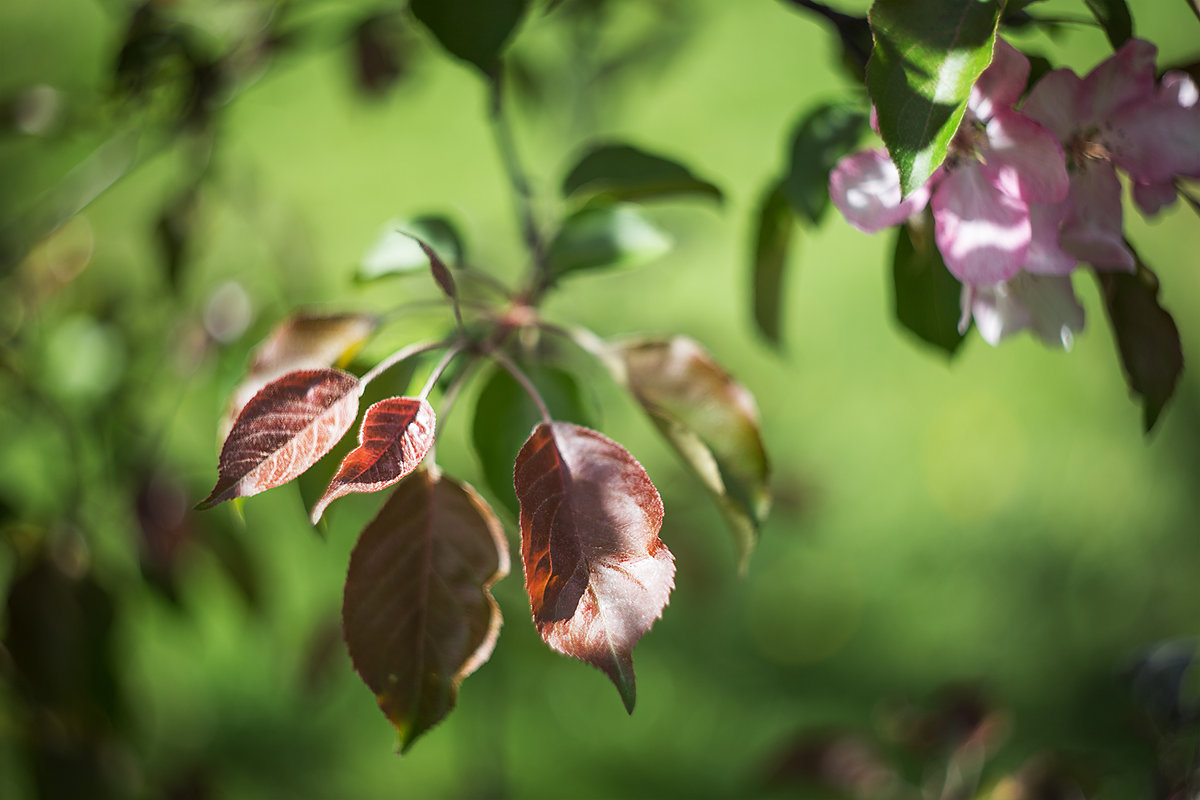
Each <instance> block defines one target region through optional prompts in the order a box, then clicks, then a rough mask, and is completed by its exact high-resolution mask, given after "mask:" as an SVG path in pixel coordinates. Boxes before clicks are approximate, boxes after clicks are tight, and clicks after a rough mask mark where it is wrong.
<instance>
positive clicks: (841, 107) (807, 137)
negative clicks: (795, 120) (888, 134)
mask: <svg viewBox="0 0 1200 800" xmlns="http://www.w3.org/2000/svg"><path fill="white" fill-rule="evenodd" d="M866 128H867V115H866V114H864V113H863V112H862V111H861V110H860V109H858V108H856V107H854V106H848V105H845V104H840V103H826V104H824V105H820V106H817V107H816V108H814V109H812V110H811V111H809V112H808V113H807V114H805V116H804V118H803V119H801V120H800V122H799V124H797V126H796V131H795V133H794V134H792V152H791V159H790V161H789V163H788V173H787V176H786V177H785V178H784V180H783V192H784V194H785V195H786V196H787V199H788V202H789V203H791V206H792V208H793V209H795V211H796V213H797V214H798V215H800V217H801V218H803V219H805V220H806V221H808V222H809V223H811V224H813V225H816V224H817V223H819V222H820V221H821V217H822V216H823V215H824V214H825V209H827V208H828V207H829V173H830V171H831V170H832V169H833V168H834V166H835V165H836V164H837V162H838V159H839V158H841V157H842V156H844V155H846V154H847V153H849V152H850V151H851V150H853V149H854V147H855V145H857V144H858V141H859V139H861V138H862V134H863V131H864V130H866Z"/></svg>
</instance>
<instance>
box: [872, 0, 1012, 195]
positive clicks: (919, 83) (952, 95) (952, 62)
mask: <svg viewBox="0 0 1200 800" xmlns="http://www.w3.org/2000/svg"><path fill="white" fill-rule="evenodd" d="M999 17H1000V5H999V3H997V2H995V0H986V1H985V2H981V1H980V0H876V2H875V5H874V6H872V8H871V13H870V15H869V19H870V21H871V29H872V31H874V33H875V51H874V53H873V54H872V55H871V62H870V63H869V64H868V65H867V90H868V91H869V92H870V95H871V101H872V102H873V103H874V104H875V109H876V111H877V113H878V116H879V133H880V135H881V136H883V141H884V144H886V145H887V149H888V153H889V154H890V155H891V157H892V160H893V161H894V162H896V167H897V168H898V169H899V170H900V186H901V188H902V189H903V190H904V194H906V195H907V194H909V193H910V192H912V191H913V190H915V189H917V188H918V187H920V186H921V185H922V184H924V183H925V181H926V180H927V179H928V178H929V176H930V175H932V174H933V171H934V170H935V169H937V168H938V166H939V165H940V164H941V163H942V161H943V160H944V159H945V157H946V149H947V148H948V147H949V145H950V140H951V139H952V138H953V136H954V134H955V132H956V131H957V130H958V125H959V123H960V122H961V121H962V118H963V113H964V112H965V111H966V110H967V98H968V96H969V95H970V93H971V86H972V85H973V84H974V83H975V80H976V79H977V78H978V77H979V75H980V73H982V72H983V70H984V69H985V68H986V67H987V65H988V63H989V62H990V61H991V59H992V47H993V46H994V44H995V41H996V25H997V21H998V19H999Z"/></svg>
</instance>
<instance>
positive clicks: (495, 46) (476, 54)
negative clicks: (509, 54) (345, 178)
mask: <svg viewBox="0 0 1200 800" xmlns="http://www.w3.org/2000/svg"><path fill="white" fill-rule="evenodd" d="M527 5H528V2H527V0H412V2H411V3H409V9H410V10H411V11H412V13H413V15H414V16H415V17H416V18H417V19H419V20H420V21H421V22H422V23H423V24H424V25H425V27H427V28H429V30H430V32H431V33H433V35H434V36H435V37H436V38H437V40H438V42H439V43H440V44H441V45H442V47H444V48H446V50H447V51H448V52H449V53H451V54H452V55H454V56H457V57H458V58H461V59H462V60H463V61H466V62H468V63H470V64H474V65H475V66H476V67H478V68H479V70H480V71H481V72H482V73H483V74H484V75H486V76H488V77H492V76H494V75H495V74H496V70H497V68H498V66H499V61H500V54H501V53H503V52H504V48H505V47H506V46H507V44H508V41H509V39H510V38H511V37H512V35H513V31H515V30H516V27H517V25H518V23H520V21H521V17H523V16H524V15H525V7H526V6H527Z"/></svg>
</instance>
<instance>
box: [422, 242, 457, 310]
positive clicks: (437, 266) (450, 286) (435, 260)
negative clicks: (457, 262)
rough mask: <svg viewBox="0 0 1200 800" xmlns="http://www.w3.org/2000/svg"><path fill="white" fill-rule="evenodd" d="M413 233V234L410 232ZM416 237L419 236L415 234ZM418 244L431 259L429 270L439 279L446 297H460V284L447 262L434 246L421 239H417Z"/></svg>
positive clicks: (452, 298)
mask: <svg viewBox="0 0 1200 800" xmlns="http://www.w3.org/2000/svg"><path fill="white" fill-rule="evenodd" d="M410 235H411V234H410ZM413 238H414V239H416V238H417V237H415V236H413ZM417 244H418V245H420V246H421V250H423V251H424V252H425V256H426V257H427V258H428V259H429V271H430V272H432V273H433V279H434V280H435V281H437V285H438V286H439V287H441V290H442V291H443V292H445V293H446V297H449V298H450V299H451V300H455V299H457V298H458V286H457V285H455V283H454V276H453V275H452V274H451V273H450V268H449V267H447V266H446V262H444V261H442V259H441V258H440V257H439V256H438V254H437V253H436V252H434V250H433V248H432V247H430V246H429V245H427V244H425V242H423V241H422V240H420V239H417Z"/></svg>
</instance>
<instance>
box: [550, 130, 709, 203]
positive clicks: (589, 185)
mask: <svg viewBox="0 0 1200 800" xmlns="http://www.w3.org/2000/svg"><path fill="white" fill-rule="evenodd" d="M562 193H563V196H564V197H583V198H586V197H595V196H597V195H602V196H605V197H611V198H613V199H616V200H647V199H650V198H656V197H666V196H673V195H698V196H704V197H711V198H713V199H715V200H717V201H720V200H721V199H722V195H721V190H720V189H718V188H717V187H716V186H715V185H714V184H712V183H709V182H708V181H706V180H702V179H701V178H698V177H696V175H694V174H693V173H692V171H691V170H689V169H688V168H687V167H685V166H684V165H683V164H680V163H679V162H677V161H673V160H671V159H669V158H664V157H662V156H658V155H654V154H653V153H647V152H645V151H643V150H638V149H637V148H635V147H631V146H629V145H624V144H608V145H599V146H597V147H593V148H592V149H591V150H589V151H588V152H587V153H585V154H584V156H583V157H582V158H581V159H580V160H579V163H577V164H576V165H575V166H574V167H573V168H572V169H571V172H570V173H569V174H568V175H567V177H566V179H565V180H564V181H563V186H562Z"/></svg>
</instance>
